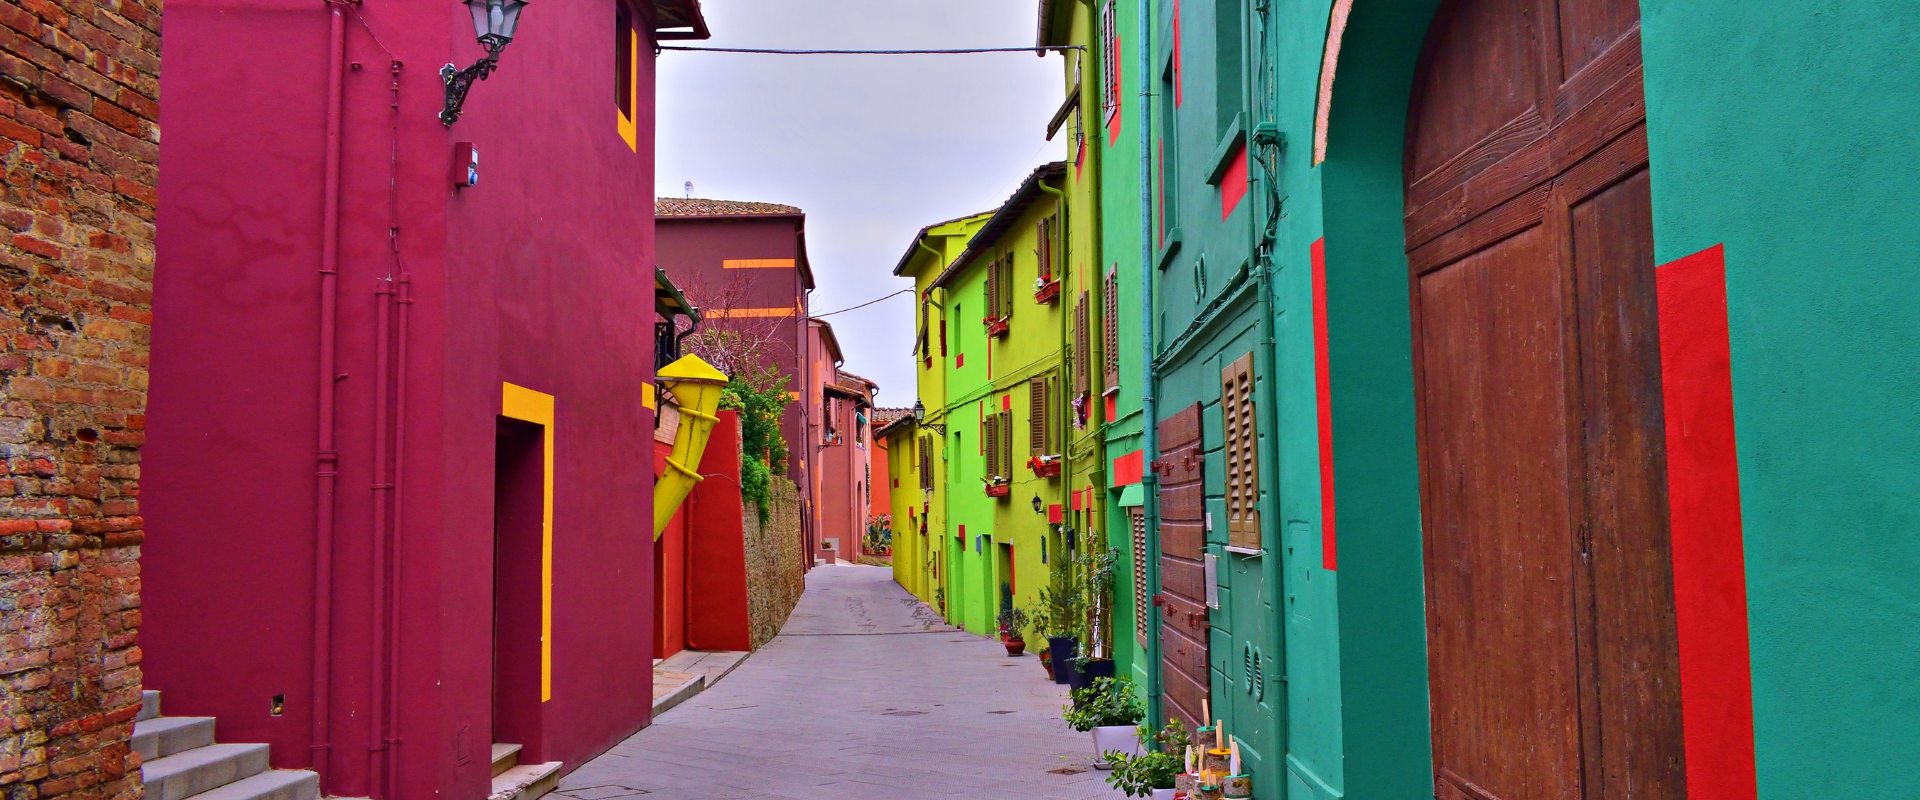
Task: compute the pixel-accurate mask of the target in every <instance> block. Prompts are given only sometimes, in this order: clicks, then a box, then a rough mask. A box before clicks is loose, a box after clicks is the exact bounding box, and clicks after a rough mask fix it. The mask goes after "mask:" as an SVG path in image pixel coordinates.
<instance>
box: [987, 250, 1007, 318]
mask: <svg viewBox="0 0 1920 800" xmlns="http://www.w3.org/2000/svg"><path fill="white" fill-rule="evenodd" d="M986 299H987V320H986V321H987V322H993V321H995V320H998V319H1000V317H1002V316H1004V315H1003V314H1001V313H1000V262H998V261H995V262H993V263H992V264H988V265H987V298H986Z"/></svg>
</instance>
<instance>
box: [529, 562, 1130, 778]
mask: <svg viewBox="0 0 1920 800" xmlns="http://www.w3.org/2000/svg"><path fill="white" fill-rule="evenodd" d="M1066 702H1067V696H1066V687H1064V686H1057V685H1055V684H1053V683H1052V682H1050V681H1048V680H1047V678H1046V673H1045V671H1044V670H1042V669H1041V667H1040V664H1039V662H1038V661H1037V660H1036V659H1035V658H1034V657H1033V656H1032V655H1027V656H1023V657H1021V658H1008V657H1007V655H1006V650H1005V649H1004V648H1003V647H1002V646H1001V645H1000V643H998V642H995V641H992V640H990V639H985V638H982V637H979V636H974V635H972V634H968V633H966V632H964V631H960V630H957V629H955V628H952V627H950V626H948V625H946V624H945V623H944V622H941V621H939V619H938V618H937V617H936V616H935V615H933V614H932V612H931V611H930V610H929V609H927V607H926V606H925V605H924V604H922V603H920V602H919V601H918V600H916V599H914V598H913V597H912V596H911V595H909V594H907V592H906V591H905V590H903V589H901V588H900V587H899V586H898V585H896V584H894V583H893V580H892V572H891V570H887V569H884V568H879V567H863V566H831V567H820V568H816V569H815V570H813V572H811V573H809V574H808V576H807V591H806V594H804V595H802V596H801V598H800V605H799V607H797V608H795V609H794V612H793V616H792V617H790V618H789V619H788V621H787V624H786V627H785V628H783V629H782V630H781V632H780V635H779V636H777V637H775V638H774V639H773V641H771V642H769V643H768V644H767V646H766V647H764V648H762V649H761V650H760V651H759V652H756V653H754V655H753V657H752V658H749V659H747V660H746V661H745V662H743V663H742V664H741V665H740V666H739V667H738V668H737V669H735V670H734V671H733V673H732V674H731V675H729V676H728V677H727V680H726V682H724V683H722V684H720V685H718V686H714V687H712V688H709V689H707V690H706V691H704V692H702V693H700V694H699V695H698V696H696V697H694V698H693V699H691V700H688V701H686V702H685V703H683V704H681V705H680V706H678V707H676V708H674V709H673V710H671V711H668V712H667V713H665V714H662V715H660V716H658V717H656V718H655V720H654V723H653V725H652V726H650V727H648V728H647V729H645V730H643V731H641V732H639V733H637V734H635V735H633V736H632V737H630V738H628V739H627V740H626V741H624V742H621V743H620V744H618V745H615V746H614V747H613V748H612V749H611V750H609V751H607V753H606V754H604V755H602V756H600V757H599V758H596V759H594V760H592V761H589V762H587V763H586V764H583V765H581V766H580V768H579V769H577V770H575V771H574V772H573V773H572V774H570V775H568V776H566V777H565V778H564V779H563V780H562V781H561V783H560V788H559V789H558V790H557V791H556V792H555V797H556V798H560V800H678V799H679V798H687V800H694V799H695V798H697V799H698V800H722V799H725V798H757V799H758V800H828V799H829V798H831V800H854V799H856V798H859V799H865V798H879V799H881V800H885V799H887V798H899V799H900V800H921V799H923V798H924V799H929V800H943V799H944V798H1008V797H1019V798H1046V799H1048V800H1052V799H1054V798H1059V799H1061V800H1087V799H1091V798H1099V800H1114V799H1116V798H1120V797H1122V795H1121V794H1120V793H1119V792H1117V791H1114V790H1113V789H1111V788H1109V787H1108V786H1107V785H1106V783H1105V781H1104V780H1103V778H1104V776H1105V774H1106V773H1103V772H1097V771H1094V770H1093V769H1092V767H1091V765H1092V763H1093V761H1094V754H1093V746H1092V742H1091V741H1090V739H1089V737H1088V736H1087V734H1084V733H1077V732H1075V731H1073V730H1071V729H1069V728H1068V727H1067V726H1066V724H1065V723H1063V722H1061V721H1060V707H1061V706H1062V705H1065V704H1066ZM992 712H1009V713H992ZM1050 770H1064V771H1067V772H1073V773H1074V774H1058V773H1054V772H1050Z"/></svg>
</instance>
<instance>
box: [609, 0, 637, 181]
mask: <svg viewBox="0 0 1920 800" xmlns="http://www.w3.org/2000/svg"><path fill="white" fill-rule="evenodd" d="M639 105H640V31H639V30H637V29H635V28H634V27H633V9H631V8H629V7H627V4H626V3H624V2H615V3H614V4H613V107H614V109H615V110H616V111H617V112H618V127H619V130H620V138H621V139H622V140H624V141H625V142H626V143H627V147H629V148H631V149H632V150H634V152H639V150H640V128H639V126H638V124H637V123H636V122H635V120H634V116H635V115H634V109H635V108H637V107H638V106H639Z"/></svg>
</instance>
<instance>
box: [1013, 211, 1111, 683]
mask: <svg viewBox="0 0 1920 800" xmlns="http://www.w3.org/2000/svg"><path fill="white" fill-rule="evenodd" d="M1064 179H1065V178H1064V177H1063V178H1062V180H1064ZM1033 185H1035V186H1038V187H1040V191H1043V192H1046V193H1047V194H1050V195H1053V197H1054V201H1055V202H1056V203H1058V204H1059V205H1060V206H1063V207H1064V206H1065V205H1066V203H1067V193H1066V192H1063V191H1060V190H1059V189H1055V188H1053V187H1051V186H1048V185H1047V181H1046V179H1045V178H1041V179H1038V180H1035V181H1034V182H1033ZM1061 235H1062V236H1070V233H1062V234H1061ZM1063 260H1065V259H1063ZM1069 263H1070V262H1069ZM1059 279H1060V276H1059V270H1055V274H1054V280H1059ZM1066 290H1067V287H1065V286H1062V287H1060V291H1062V292H1064V291H1066ZM1072 314H1073V312H1071V311H1068V310H1067V301H1066V300H1065V299H1064V298H1062V299H1061V300H1060V352H1061V355H1062V356H1065V355H1066V354H1067V353H1071V352H1073V344H1072V340H1071V339H1070V338H1069V337H1070V336H1071V333H1070V331H1071V330H1072V323H1071V322H1069V321H1068V320H1067V318H1068V317H1070V316H1072ZM1066 363H1067V360H1066V359H1065V358H1064V357H1063V358H1061V359H1060V364H1061V367H1062V368H1061V370H1060V392H1059V393H1058V394H1059V395H1060V398H1059V399H1064V398H1065V397H1066V396H1067V385H1068V381H1069V380H1070V379H1071V378H1072V377H1073V376H1072V375H1071V374H1069V373H1068V372H1067V370H1066V369H1065V366H1066ZM1073 366H1074V369H1079V368H1080V366H1081V365H1079V364H1075V365H1073ZM1056 402H1058V401H1057V400H1056ZM1062 411H1063V412H1064V413H1062V414H1061V415H1060V476H1061V477H1060V490H1061V493H1062V494H1065V493H1066V492H1070V491H1073V461H1074V460H1073V457H1072V455H1070V454H1071V453H1072V452H1073V447H1072V446H1070V445H1069V444H1068V443H1067V439H1068V438H1069V437H1068V435H1067V431H1068V430H1070V429H1071V428H1072V426H1073V422H1072V420H1071V419H1069V417H1070V416H1072V414H1073V403H1071V402H1068V403H1067V404H1066V406H1065V408H1063V409H1062ZM1008 472H1012V470H1011V469H1009V470H1008ZM1059 500H1060V504H1061V505H1062V506H1065V507H1066V508H1067V509H1068V510H1071V509H1072V508H1073V503H1071V502H1069V501H1068V500H1067V498H1065V497H1061V498H1059ZM1060 516H1061V519H1067V515H1066V513H1065V512H1063V513H1062V514H1061V515H1060ZM1049 527H1051V526H1049ZM1049 533H1051V532H1049ZM1078 535H1081V536H1085V535H1086V532H1085V531H1080V532H1078ZM1087 647H1088V649H1089V650H1091V649H1092V647H1093V643H1092V642H1088V643H1087ZM1089 655H1090V654H1089Z"/></svg>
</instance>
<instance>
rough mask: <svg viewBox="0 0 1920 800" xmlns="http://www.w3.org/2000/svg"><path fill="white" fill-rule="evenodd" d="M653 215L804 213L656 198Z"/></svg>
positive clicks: (791, 209)
mask: <svg viewBox="0 0 1920 800" xmlns="http://www.w3.org/2000/svg"><path fill="white" fill-rule="evenodd" d="M653 213H654V215H655V216H660V217H724V216H740V215H751V214H766V215H768V216H780V215H786V214H801V213H805V212H803V211H801V210H800V209H799V208H798V207H796V206H784V205H781V204H779V203H751V202H747V201H744V200H705V199H701V198H698V197H686V198H681V197H656V198H654V199H653Z"/></svg>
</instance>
